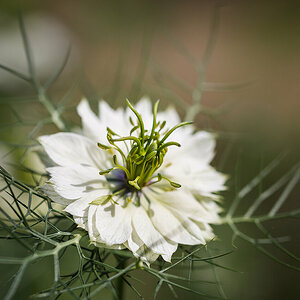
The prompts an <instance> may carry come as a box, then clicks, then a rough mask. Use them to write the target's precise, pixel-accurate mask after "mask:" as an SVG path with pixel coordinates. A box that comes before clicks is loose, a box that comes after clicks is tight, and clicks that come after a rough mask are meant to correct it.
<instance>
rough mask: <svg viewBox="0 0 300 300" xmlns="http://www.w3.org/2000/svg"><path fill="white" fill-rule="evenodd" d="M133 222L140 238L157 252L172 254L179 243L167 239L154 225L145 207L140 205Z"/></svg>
mask: <svg viewBox="0 0 300 300" xmlns="http://www.w3.org/2000/svg"><path fill="white" fill-rule="evenodd" d="M132 223H133V226H134V228H135V230H136V233H137V235H138V236H139V238H140V239H141V240H142V241H143V242H144V243H145V245H146V246H147V247H148V248H149V249H151V250H152V251H153V252H154V253H157V254H170V255H172V254H173V253H174V252H175V251H176V248H177V245H176V244H174V243H171V242H169V241H167V240H166V239H165V238H164V237H163V236H162V235H161V234H160V233H159V232H158V231H157V230H156V229H155V228H154V226H153V224H152V222H151V220H150V218H149V216H148V215H147V213H146V212H145V210H144V208H143V207H138V208H137V209H136V210H135V213H134V215H133V217H132Z"/></svg>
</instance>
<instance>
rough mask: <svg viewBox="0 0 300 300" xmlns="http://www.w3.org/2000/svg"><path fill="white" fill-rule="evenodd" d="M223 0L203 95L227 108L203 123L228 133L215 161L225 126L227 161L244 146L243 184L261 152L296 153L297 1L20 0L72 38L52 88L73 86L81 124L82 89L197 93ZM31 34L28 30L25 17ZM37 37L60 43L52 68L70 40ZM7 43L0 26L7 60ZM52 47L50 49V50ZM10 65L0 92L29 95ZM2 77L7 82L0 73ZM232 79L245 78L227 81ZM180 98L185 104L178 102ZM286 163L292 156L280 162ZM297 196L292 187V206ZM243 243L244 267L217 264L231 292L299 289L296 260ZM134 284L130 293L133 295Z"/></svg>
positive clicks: (5, 12) (212, 105)
mask: <svg viewBox="0 0 300 300" xmlns="http://www.w3.org/2000/svg"><path fill="white" fill-rule="evenodd" d="M216 3H219V4H222V5H221V8H220V18H219V30H218V32H217V34H216V36H215V44H214V47H213V49H212V52H211V56H210V59H209V63H208V65H207V71H206V74H205V82H207V86H208V87H209V86H210V87H211V89H212V90H208V91H206V92H205V93H204V94H203V98H202V105H203V107H205V108H207V109H208V111H209V112H214V111H215V110H216V111H219V110H218V108H222V110H221V112H222V113H220V114H217V115H214V114H213V117H212V114H211V113H210V114H209V113H200V114H199V115H198V116H197V124H198V125H199V127H200V128H204V129H213V130H217V131H221V132H222V133H224V139H225V141H224V140H223V139H221V141H220V145H219V149H218V155H217V160H216V164H217V163H218V161H219V160H221V159H222V153H223V152H222V151H223V150H224V148H225V145H226V143H227V142H226V139H227V136H230V137H233V141H234V142H233V144H234V150H233V154H232V157H231V158H230V159H229V160H228V162H227V163H225V165H224V170H223V171H224V172H226V173H228V174H230V175H231V176H234V175H232V174H233V173H234V172H235V171H236V169H235V165H236V157H235V155H237V153H239V151H242V152H243V153H244V154H243V156H242V160H243V163H242V167H244V168H243V169H242V170H241V171H240V172H242V174H241V179H240V180H241V182H242V184H244V183H247V181H249V180H250V179H251V178H252V177H253V176H254V175H255V174H257V173H258V172H259V168H260V165H261V158H262V156H263V157H264V161H269V159H270V158H271V157H275V156H277V155H278V154H279V153H280V152H288V153H289V162H288V163H289V164H292V163H294V162H295V161H296V160H298V159H299V150H300V142H299V141H300V131H299V130H300V122H299V119H300V102H299V100H300V99H299V96H300V75H299V69H300V68H299V67H300V55H299V53H300V51H299V50H300V2H299V1H271V0H270V1H269V0H263V1H259V0H245V1H219V2H217V1H208V0H207V1H138V0H135V1H108V0H106V1H102V0H101V1H96V0H94V1H92V0H88V1H70V0H65V1H48V0H45V1H37V0H35V1H33V0H27V1H23V3H22V7H23V13H24V16H25V20H26V18H28V20H29V19H30V17H31V16H35V17H40V18H41V20H43V19H45V18H46V16H47V18H48V17H49V18H51V20H52V21H53V22H55V23H57V24H59V27H58V32H62V31H64V34H63V38H62V39H63V40H66V41H67V40H68V41H69V40H70V41H71V43H72V45H73V46H72V47H73V48H72V55H71V58H70V61H69V62H68V65H67V68H66V70H65V71H64V72H63V73H62V75H61V77H60V78H59V80H58V81H57V82H56V83H55V85H54V86H53V87H52V88H51V90H50V94H51V96H52V98H53V99H54V101H56V102H59V101H60V100H61V98H62V97H64V96H65V95H66V93H67V91H68V90H71V92H70V93H69V94H68V95H69V96H68V97H70V100H69V101H68V102H67V103H68V104H67V110H66V113H65V116H66V118H67V119H69V120H71V121H72V122H77V124H79V123H78V122H79V119H78V118H76V117H74V115H75V113H74V112H75V107H76V104H77V103H78V102H79V101H80V99H81V98H82V97H87V98H88V99H89V100H90V101H91V102H92V104H93V105H94V108H96V101H97V100H98V99H102V98H103V99H105V100H107V101H108V102H109V103H110V104H111V105H113V106H119V105H123V104H124V99H125V98H126V97H128V98H129V99H131V100H132V101H133V102H134V101H136V100H138V99H139V98H140V97H141V96H143V95H148V96H149V97H151V99H153V100H155V99H157V98H160V99H161V105H162V107H165V106H166V105H167V104H169V103H175V105H176V103H177V101H178V98H179V99H181V100H183V102H186V103H191V102H192V92H193V90H194V89H195V88H196V86H197V70H196V68H195V63H199V62H200V61H201V59H202V58H203V55H204V51H205V49H206V46H207V41H208V40H209V36H210V34H211V23H212V21H213V15H214V7H215V5H216ZM17 8H18V7H17V1H15V2H14V1H7V0H2V1H1V4H0V16H2V21H0V26H1V27H0V32H4V30H5V28H8V27H9V26H11V24H13V22H15V21H16V20H17V17H16V15H17ZM4 20H5V21H4ZM52 21H51V22H52ZM51 24H52V23H51ZM49 26H50V25H49ZM62 28H63V29H62ZM16 34H18V33H17V29H16ZM28 34H29V37H30V26H28ZM41 36H42V37H43V38H45V40H42V42H41V43H44V42H47V43H50V44H51V43H52V47H53V48H51V51H50V52H49V54H48V53H46V52H45V53H46V54H45V55H46V56H47V57H48V63H49V64H50V65H51V67H53V64H55V63H56V62H57V63H59V61H61V60H62V57H63V55H64V51H65V50H64V45H63V43H61V42H58V41H57V40H56V38H57V36H58V33H56V32H53V33H52V35H49V36H47V33H45V34H44V35H43V33H41ZM60 41H61V39H60ZM56 42H57V43H59V45H58V44H57V47H55V46H56V44H55V43H56ZM2 43H5V40H1V35H0V63H2V58H1V44H2ZM38 43H39V42H37V44H38ZM66 44H67V43H66ZM21 46H22V43H20V47H21ZM58 48H59V49H58ZM55 49H58V50H59V51H57V52H56V50H55ZM45 51H46V50H45ZM33 52H35V49H33ZM35 54H36V55H37V56H38V55H39V53H35ZM52 54H53V55H54V58H53V60H50V58H49V57H50V56H51V55H52ZM24 59H25V57H24ZM46 61H47V60H46ZM11 62H12V63H14V60H13V59H12V60H11ZM11 67H14V66H13V65H12V66H11ZM20 67H22V66H20ZM24 68H26V66H25V67H24ZM45 68H47V64H46V63H45ZM40 74H41V81H44V80H46V78H47V76H48V75H47V72H43V70H41V71H40ZM6 76H8V75H6V74H5V72H4V71H1V72H0V95H1V96H3V97H5V96H7V97H12V96H24V95H27V96H28V95H32V91H31V90H30V88H29V87H28V86H27V85H26V84H24V83H22V82H21V81H20V80H16V81H15V79H13V78H12V77H8V79H7V78H6ZM2 79H3V81H2ZM5 80H8V82H10V85H11V86H12V87H10V88H7V84H3V83H2V84H1V81H2V82H4V81H5ZM5 82H7V81H5ZM214 83H216V84H214ZM232 85H234V86H235V85H238V86H239V85H241V86H242V88H237V87H235V88H232V89H231V88H230V86H232ZM181 100H180V101H181ZM22 105H23V108H24V110H23V114H24V116H25V117H26V114H28V113H29V112H31V113H32V116H33V118H36V119H38V118H39V116H40V114H45V111H44V110H43V109H42V108H41V107H40V106H39V105H36V104H32V106H28V105H27V104H22ZM33 107H35V109H33ZM177 107H178V108H179V111H180V112H181V113H182V114H183V110H182V108H180V106H177ZM7 111H8V109H7V107H5V106H4V105H1V106H0V115H1V118H2V122H6V121H9V120H10V118H13V117H11V116H9V115H7V113H6V112H7ZM75 118H76V119H75ZM0 122H1V121H0ZM47 130H49V131H51V130H52V131H53V130H55V128H54V127H53V128H47ZM14 134H15V131H14ZM0 136H1V137H7V136H9V140H12V139H13V137H12V133H9V134H7V133H3V131H1V132H0ZM221 137H222V135H221ZM242 167H240V169H241V168H242ZM287 168H288V165H286V166H284V167H282V170H286V169H287ZM232 185H233V183H232ZM298 191H299V188H298ZM228 201H229V200H228ZM298 202H299V201H298V199H297V192H294V193H293V194H292V201H291V203H292V204H290V206H291V207H292V206H293V205H294V206H295V205H296V204H297V203H298ZM226 205H227V204H225V206H226ZM287 207H289V206H287ZM293 225H294V223H292V226H293ZM284 226H286V224H284ZM292 231H293V232H294V233H296V234H297V232H298V231H299V230H298V228H295V227H293V230H292ZM298 235H299V234H298ZM296 241H297V240H296ZM298 242H299V240H298ZM294 246H295V245H292V246H291V247H292V248H293V247H294ZM298 248H299V247H298ZM241 249H242V250H243V251H244V252H243V253H248V255H249V257H246V256H245V255H244V254H242V251H237V253H235V254H233V255H236V258H230V259H228V260H226V259H225V260H224V262H225V263H226V264H231V266H233V267H235V268H237V269H238V270H239V271H242V272H243V274H236V273H234V274H232V273H229V274H228V273H226V272H225V271H222V272H221V276H224V278H225V279H224V283H225V286H224V289H225V291H226V293H227V294H228V296H229V298H230V299H249V300H250V299H270V300H272V299H297V296H296V297H295V295H296V294H297V280H298V279H299V276H298V274H297V273H296V271H290V270H288V269H286V268H285V267H283V266H280V265H276V263H275V262H273V261H271V260H270V259H268V258H265V257H264V256H263V255H262V254H260V253H257V252H255V250H251V249H248V248H247V246H246V245H244V244H243V243H242V244H241ZM221 279H222V277H221ZM150 287H151V286H150ZM150 287H149V295H150V293H151V288H150ZM25 288H26V287H25ZM147 289H148V288H147ZM147 293H148V290H147ZM130 295H131V294H129V292H128V299H131V298H130V297H131V296H130ZM151 295H152V294H151ZM145 296H146V299H150V298H151V297H147V295H145ZM163 297H169V299H172V297H173V296H172V295H171V294H168V292H167V291H164V292H163V293H162V294H161V295H160V297H159V299H163ZM181 297H182V298H181ZM183 297H184V299H205V298H197V297H196V296H193V295H190V294H188V295H184V296H183V294H180V299H183Z"/></svg>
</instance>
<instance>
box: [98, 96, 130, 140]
mask: <svg viewBox="0 0 300 300" xmlns="http://www.w3.org/2000/svg"><path fill="white" fill-rule="evenodd" d="M99 116H100V120H101V122H102V123H103V124H106V127H109V128H110V129H112V130H113V131H114V132H116V133H117V134H119V135H120V136H127V135H129V133H130V130H131V129H132V126H131V124H130V122H129V119H128V118H127V115H126V113H125V111H124V110H123V109H122V108H118V109H116V110H114V109H112V108H111V107H110V106H109V105H108V104H107V102H105V101H100V102H99ZM118 145H119V144H118Z"/></svg>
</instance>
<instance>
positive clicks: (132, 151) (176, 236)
mask: <svg viewBox="0 0 300 300" xmlns="http://www.w3.org/2000/svg"><path fill="white" fill-rule="evenodd" d="M127 105H128V107H127V109H122V108H119V109H117V110H114V109H112V108H111V107H110V106H109V105H108V104H107V103H106V102H104V101H102V102H100V103H99V116H96V115H95V114H94V113H93V112H92V110H91V109H90V107H89V104H88V102H87V101H86V100H83V101H81V103H80V104H79V105H78V108H77V110H78V114H79V115H80V117H81V120H82V126H83V128H82V131H81V132H80V133H71V132H69V133H67V132H61V133H56V134H52V135H48V136H42V137H40V138H39V141H40V143H41V144H42V146H43V147H44V150H45V152H46V153H47V154H48V156H49V157H50V159H51V160H52V161H53V163H54V166H51V167H48V168H47V171H48V172H49V174H50V180H49V183H48V186H46V187H45V190H46V192H47V193H48V195H49V196H50V198H51V199H52V200H53V201H55V202H58V203H60V204H63V205H65V206H66V207H65V211H66V212H68V213H70V214H71V215H73V217H74V220H75V222H76V223H77V224H78V225H79V226H80V227H82V228H84V229H85V230H87V231H88V234H89V237H90V240H91V242H93V243H94V244H95V245H98V246H105V247H111V248H116V249H123V248H128V249H129V250H131V251H132V252H133V254H134V255H135V256H136V257H140V258H141V259H142V260H143V261H145V262H147V263H151V262H153V261H154V260H156V259H157V258H158V256H159V255H161V256H162V257H163V259H164V260H166V261H170V260H171V257H172V254H173V253H174V252H175V251H176V249H177V246H178V244H186V245H196V244H205V242H206V241H207V240H209V239H212V238H213V237H214V234H213V231H212V228H211V226H210V224H212V223H217V222H218V221H219V216H218V213H219V212H220V208H219V206H218V205H217V204H216V200H218V196H217V195H216V192H218V191H221V190H224V188H225V187H224V182H225V176H224V175H222V174H220V173H218V172H217V171H216V170H215V169H214V168H213V167H211V166H210V162H211V160H212V158H213V156H214V148H215V140H214V136H213V135H212V134H210V133H208V132H205V131H196V130H195V128H194V126H193V125H191V122H184V123H180V118H179V116H178V114H177V112H176V111H175V110H174V109H173V108H169V109H167V110H165V111H163V112H159V113H158V112H157V108H158V102H156V103H155V105H154V106H153V108H152V107H151V102H150V100H148V99H142V100H140V101H139V102H138V103H137V104H136V106H135V108H134V107H133V106H132V105H131V104H130V102H129V101H127Z"/></svg>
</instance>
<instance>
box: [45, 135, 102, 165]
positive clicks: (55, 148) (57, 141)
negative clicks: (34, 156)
mask: <svg viewBox="0 0 300 300" xmlns="http://www.w3.org/2000/svg"><path fill="white" fill-rule="evenodd" d="M39 142H40V143H41V144H42V145H43V147H44V149H45V151H46V152H47V154H48V155H49V157H50V158H51V159H52V160H53V161H54V162H55V163H57V164H58V165H60V166H74V164H77V165H79V164H83V165H88V166H94V167H98V168H99V167H103V166H106V165H107V162H106V161H107V159H106V156H105V151H101V150H100V149H99V148H98V147H97V144H96V143H95V142H93V141H91V140H90V139H88V138H86V137H84V136H81V135H79V134H75V133H56V134H52V135H44V136H41V137H39Z"/></svg>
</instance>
